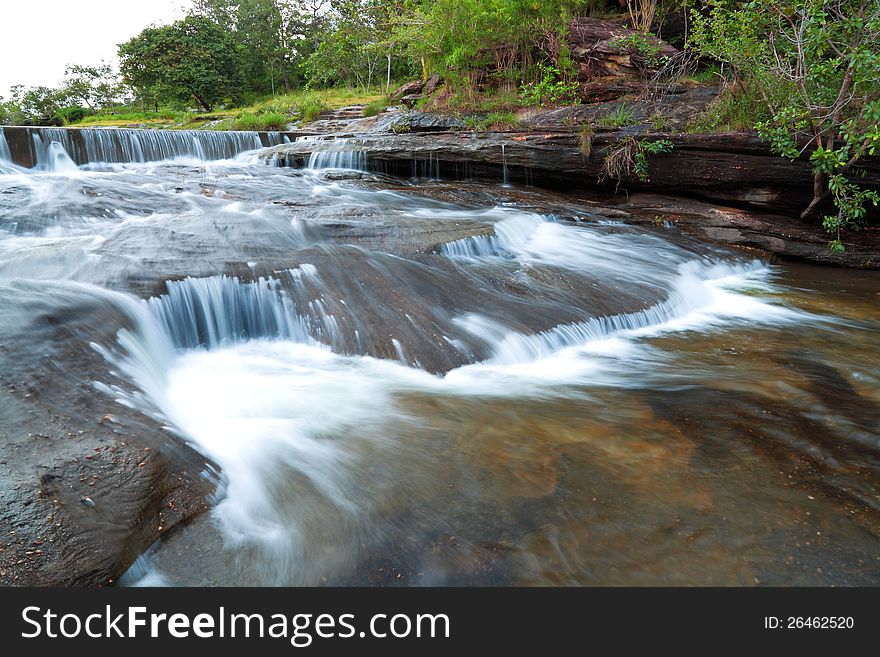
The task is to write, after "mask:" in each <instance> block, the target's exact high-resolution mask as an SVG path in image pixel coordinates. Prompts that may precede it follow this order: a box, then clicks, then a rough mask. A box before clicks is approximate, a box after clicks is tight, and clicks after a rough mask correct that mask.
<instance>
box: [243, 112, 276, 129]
mask: <svg viewBox="0 0 880 657" xmlns="http://www.w3.org/2000/svg"><path fill="white" fill-rule="evenodd" d="M232 125H233V129H234V130H285V129H287V117H286V116H284V114H278V113H274V112H269V113H263V114H255V113H253V112H245V113H243V114H242V115H241V116H239V117H238V118H237V119H235V121H234V122H233V124H232Z"/></svg>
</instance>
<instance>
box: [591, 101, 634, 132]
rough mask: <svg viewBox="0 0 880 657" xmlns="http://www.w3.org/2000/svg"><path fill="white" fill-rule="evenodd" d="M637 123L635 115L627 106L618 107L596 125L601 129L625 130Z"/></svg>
mask: <svg viewBox="0 0 880 657" xmlns="http://www.w3.org/2000/svg"><path fill="white" fill-rule="evenodd" d="M634 123H635V115H634V114H633V112H632V110H631V109H630V108H629V107H627V106H626V105H618V106H617V107H615V108H614V109H613V110H611V111H610V112H609V113H608V114H606V115H605V116H603V117H602V118H600V119H599V120H598V121H597V122H596V125H598V126H599V127H600V128H625V127H626V126H628V125H633V124H634Z"/></svg>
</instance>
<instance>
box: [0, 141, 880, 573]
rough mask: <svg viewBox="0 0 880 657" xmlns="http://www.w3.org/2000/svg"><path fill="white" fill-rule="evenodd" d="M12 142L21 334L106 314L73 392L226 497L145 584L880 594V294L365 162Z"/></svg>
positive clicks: (5, 176) (170, 546) (497, 189)
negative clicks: (179, 451) (66, 319)
mask: <svg viewBox="0 0 880 657" xmlns="http://www.w3.org/2000/svg"><path fill="white" fill-rule="evenodd" d="M136 141H137V140H136V139H134V138H133V142H136ZM239 142H241V143H242V144H246V143H248V142H247V140H245V141H241V138H239ZM4 146H5V144H4V142H2V141H0V159H4V160H6V161H5V162H0V296H2V297H3V298H7V299H9V298H13V297H15V298H16V299H17V301H21V302H20V303H16V305H15V306H14V308H13V309H12V310H9V311H8V312H15V313H20V314H25V315H26V314H27V313H28V312H30V311H29V308H30V307H31V306H30V305H29V303H28V301H29V300H31V299H34V300H36V299H40V300H41V304H40V305H39V308H40V312H45V304H46V303H50V304H55V305H56V306H57V308H58V311H59V316H63V313H64V311H65V309H66V310H68V311H69V310H70V309H71V308H77V307H78V304H80V303H81V302H82V301H83V300H84V299H88V300H89V302H90V303H92V304H96V303H97V304H99V305H102V306H106V307H107V308H112V309H113V312H114V313H116V315H118V317H119V318H120V319H119V325H118V329H114V330H113V331H112V332H111V334H112V335H113V339H110V340H107V339H102V340H98V339H97V338H96V342H95V343H94V344H93V345H92V348H93V349H94V350H96V351H97V352H98V353H100V354H101V356H102V359H101V362H103V363H105V364H106V372H102V373H100V374H101V376H98V373H96V372H89V371H77V370H76V369H68V370H66V372H67V375H68V376H69V377H71V380H72V381H73V380H77V381H82V380H89V381H92V380H94V381H96V382H97V381H106V375H107V373H111V374H112V376H113V377H114V379H113V380H114V381H116V383H112V384H107V383H106V382H102V383H96V384H95V386H94V395H95V396H96V397H98V398H99V399H101V400H102V404H103V405H105V407H106V412H108V413H112V412H113V409H114V408H116V407H118V406H117V405H119V404H123V405H126V406H128V407H133V408H135V409H138V410H140V411H141V412H143V413H144V414H147V415H150V416H152V417H154V418H156V419H158V420H159V421H160V422H161V424H162V425H164V426H165V427H166V429H165V431H166V432H167V435H168V438H169V440H182V441H186V442H188V443H190V444H192V445H193V446H195V447H196V448H197V449H198V450H199V451H200V452H201V453H202V454H204V455H205V458H206V462H209V463H211V464H212V465H211V467H213V468H216V469H217V470H218V471H219V473H220V475H219V476H220V481H221V482H222V486H221V489H220V492H219V493H218V496H217V499H216V500H214V506H213V510H212V511H211V512H210V513H208V514H206V515H204V516H201V517H199V518H197V519H195V520H194V521H193V522H191V523H190V524H188V525H187V526H185V527H182V528H179V529H177V530H176V531H174V532H172V533H171V534H170V535H169V536H167V537H166V538H165V539H164V540H163V541H162V542H161V543H160V544H157V545H155V546H154V547H153V548H152V549H151V550H150V551H149V553H148V554H146V555H144V556H143V557H142V558H141V559H140V560H139V561H138V562H137V563H136V564H135V566H134V567H133V568H132V569H131V571H130V572H129V574H128V575H127V576H126V578H125V579H124V583H127V584H182V585H240V584H255V585H290V584H293V585H299V584H303V585H320V584H330V585H391V584H404V585H471V584H473V585H485V584H489V585H495V584H503V585H507V584H514V585H572V584H574V585H591V584H600V585H618V584H625V585H683V584H698V585H702V584H706V585H753V584H769V585H787V584H792V585H808V584H813V585H826V584H836V585H846V584H878V583H880V540H878V531H880V523H878V519H880V515H878V511H880V497H878V490H880V480H878V464H880V460H878V457H880V345H878V341H877V335H878V333H877V331H878V328H880V285H878V278H877V274H876V273H873V272H848V271H842V270H831V269H820V268H815V267H808V266H805V265H779V264H769V263H767V262H764V261H761V260H760V259H756V258H755V257H754V256H751V255H746V254H743V253H738V252H733V251H728V250H723V249H720V248H718V247H714V246H711V245H707V244H701V243H699V242H696V241H694V240H693V239H691V238H688V237H686V236H683V235H680V234H678V233H677V232H676V231H675V229H673V228H662V227H657V228H656V229H654V228H651V229H648V228H644V227H636V226H628V225H625V224H624V223H621V222H620V221H617V220H616V219H615V217H614V213H606V212H604V211H603V210H602V209H601V207H597V206H595V205H592V204H586V203H581V202H579V201H578V199H576V198H568V197H563V196H559V195H551V194H547V193H542V192H540V191H537V190H517V189H511V188H507V187H502V186H501V184H500V183H501V181H499V184H498V185H486V184H477V183H467V182H465V183H456V185H455V186H452V185H450V184H447V183H442V182H439V181H418V182H402V181H399V180H392V179H386V178H384V177H382V176H376V175H372V174H366V173H356V172H352V171H347V172H345V171H341V170H339V169H337V168H335V167H338V166H352V163H360V162H362V160H363V157H362V156H360V155H357V156H352V157H345V158H341V157H339V156H338V155H337V156H335V157H334V158H333V159H332V161H321V162H316V161H313V162H312V163H311V168H308V169H306V170H302V171H297V170H292V169H284V168H276V167H272V166H268V165H266V164H265V163H264V162H262V161H261V160H260V159H259V158H258V157H257V154H256V152H243V153H241V154H239V155H237V156H236V157H234V158H232V159H224V160H207V159H205V158H207V157H210V154H205V153H201V154H197V155H199V156H198V157H194V156H193V154H192V153H190V154H188V155H179V156H177V157H174V153H166V152H164V151H161V149H160V150H159V152H160V153H161V155H162V156H163V157H165V156H168V157H169V159H165V160H162V161H132V162H124V161H123V162H115V163H112V164H111V163H106V162H99V161H88V162H85V163H82V162H81V163H79V164H77V161H79V159H81V158H78V159H76V161H75V158H73V157H71V156H70V155H69V154H67V152H66V149H65V148H64V145H63V144H62V143H60V142H52V143H49V144H45V145H43V148H44V150H43V151H42V152H43V154H44V157H43V159H42V160H41V161H40V165H39V167H38V168H35V169H23V168H21V167H18V166H16V165H14V164H12V163H11V162H10V161H9V160H10V159H11V158H10V156H9V152H8V148H6V149H5V150H4ZM244 147H245V146H241V147H240V148H239V149H237V150H241V148H244ZM157 148H158V147H157ZM93 150H94V149H93ZM142 152H143V151H142ZM114 159H116V160H120V159H122V160H124V159H126V158H124V157H118V156H116V157H115V158H114ZM130 159H135V160H143V159H148V158H145V157H143V156H142V155H141V156H139V157H136V158H135V157H132V158H130ZM330 167H332V168H330ZM22 299H23V301H22ZM47 299H48V300H49V301H47ZM32 305H34V306H35V307H36V306H37V304H36V302H35V303H34V304H32ZM33 312H35V313H36V312H37V311H36V310H34V311H33ZM7 319H8V318H7ZM20 319H21V325H22V326H26V325H27V321H26V320H27V318H26V317H24V318H20ZM95 321H96V322H98V321H101V322H106V321H108V320H107V319H106V317H101V318H100V319H98V318H96V320H95ZM96 328H97V327H96ZM101 328H102V329H106V326H102V327H101ZM95 334H96V336H97V335H99V334H100V335H106V330H102V331H98V330H96V331H95Z"/></svg>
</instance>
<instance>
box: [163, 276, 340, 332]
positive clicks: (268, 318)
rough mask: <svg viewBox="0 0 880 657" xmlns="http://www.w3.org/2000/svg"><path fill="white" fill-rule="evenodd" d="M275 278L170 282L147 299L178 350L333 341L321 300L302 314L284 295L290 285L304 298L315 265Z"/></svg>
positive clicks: (332, 323) (331, 320)
mask: <svg viewBox="0 0 880 657" xmlns="http://www.w3.org/2000/svg"><path fill="white" fill-rule="evenodd" d="M279 276H280V277H281V278H273V277H269V278H260V279H258V280H256V281H253V282H243V281H241V280H239V279H238V278H235V277H228V276H212V277H209V278H186V279H183V280H179V281H171V282H169V283H167V290H168V291H167V293H166V294H163V295H161V296H159V297H153V298H152V299H150V300H149V301H147V302H146V303H147V304H148V306H149V309H150V311H151V313H152V315H153V316H154V317H155V318H156V319H157V320H158V321H159V323H160V325H161V326H162V327H163V329H164V331H165V332H166V333H167V335H168V336H169V338H170V339H171V342H172V343H173V344H174V346H175V347H178V348H183V349H192V348H196V347H200V346H201V347H207V348H214V347H218V346H221V345H224V344H229V343H235V342H240V341H243V340H248V339H254V338H285V339H288V340H292V341H294V342H301V343H307V344H313V343H314V342H315V341H316V339H320V338H326V339H328V340H329V341H331V342H332V341H333V339H334V337H336V334H337V333H338V329H337V328H336V324H335V319H334V318H333V316H332V315H329V314H328V313H326V312H325V311H324V310H323V308H322V304H321V303H320V300H317V301H313V302H309V303H308V304H306V308H307V310H308V312H307V313H306V314H301V313H300V312H299V311H298V310H297V307H296V304H295V300H294V299H293V298H291V296H290V295H289V293H288V288H290V287H292V288H293V289H294V290H296V292H297V297H303V298H304V297H305V296H306V290H305V287H304V282H305V280H306V279H311V281H312V282H317V281H318V278H317V275H316V270H315V268H314V267H313V266H312V265H307V264H306V265H302V266H301V267H299V268H297V269H290V270H287V271H285V272H281V273H280V274H279ZM303 298H298V299H297V300H298V301H303ZM313 336H314V337H313Z"/></svg>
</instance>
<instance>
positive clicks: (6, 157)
mask: <svg viewBox="0 0 880 657" xmlns="http://www.w3.org/2000/svg"><path fill="white" fill-rule="evenodd" d="M0 162H12V153H11V152H10V151H9V144H8V143H7V142H6V135H5V133H4V132H3V127H2V126H0Z"/></svg>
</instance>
